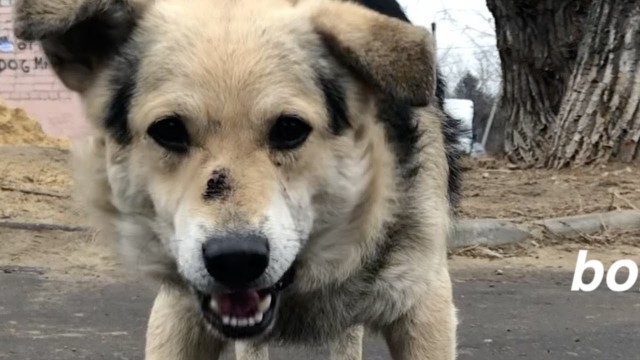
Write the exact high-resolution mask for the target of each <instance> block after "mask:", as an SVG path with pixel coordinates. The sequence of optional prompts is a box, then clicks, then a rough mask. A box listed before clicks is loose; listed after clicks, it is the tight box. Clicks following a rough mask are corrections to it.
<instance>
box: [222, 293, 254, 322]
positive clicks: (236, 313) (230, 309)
mask: <svg viewBox="0 0 640 360" xmlns="http://www.w3.org/2000/svg"><path fill="white" fill-rule="evenodd" d="M217 300H218V306H219V307H220V313H221V314H223V315H227V316H232V317H250V316H253V314H255V313H257V312H258V307H259V306H260V294H258V292H257V291H254V290H247V291H238V292H233V293H227V294H221V295H218V296H217Z"/></svg>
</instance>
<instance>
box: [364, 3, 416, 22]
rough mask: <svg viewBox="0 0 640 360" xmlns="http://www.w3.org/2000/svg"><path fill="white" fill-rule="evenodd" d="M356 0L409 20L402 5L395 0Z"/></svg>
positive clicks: (373, 8)
mask: <svg viewBox="0 0 640 360" xmlns="http://www.w3.org/2000/svg"><path fill="white" fill-rule="evenodd" d="M354 2H356V3H358V4H360V5H363V6H366V7H368V8H369V9H371V10H375V11H377V12H379V13H381V14H384V15H387V16H391V17H394V18H396V19H400V20H402V21H406V22H409V19H408V18H407V15H405V13H404V11H402V7H400V4H398V2H397V1H395V0H354Z"/></svg>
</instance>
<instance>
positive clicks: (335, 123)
mask: <svg viewBox="0 0 640 360" xmlns="http://www.w3.org/2000/svg"><path fill="white" fill-rule="evenodd" d="M317 79H318V83H319V85H320V88H321V89H322V92H323V93H324V98H325V106H326V107H327V113H328V114H329V117H330V124H329V126H330V128H331V132H332V133H333V134H335V135H340V134H341V133H342V131H343V130H344V129H346V128H348V127H349V126H350V124H349V117H348V116H347V102H346V99H345V91H344V87H343V86H342V84H341V83H340V82H339V81H338V80H336V79H335V77H329V76H326V75H323V74H322V73H320V72H319V73H318V75H317Z"/></svg>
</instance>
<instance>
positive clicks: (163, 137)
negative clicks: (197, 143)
mask: <svg viewBox="0 0 640 360" xmlns="http://www.w3.org/2000/svg"><path fill="white" fill-rule="evenodd" d="M147 134H149V136H151V137H152V138H153V140H155V142H157V143H158V144H159V145H160V146H162V147H164V148H165V149H167V150H170V151H173V152H178V153H184V152H186V151H187V150H188V149H189V133H188V132H187V128H186V127H185V126H184V123H183V122H182V120H180V118H179V117H177V116H170V117H167V118H164V119H161V120H158V121H156V122H154V123H153V124H151V126H149V129H147Z"/></svg>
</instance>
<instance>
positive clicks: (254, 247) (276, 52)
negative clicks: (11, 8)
mask: <svg viewBox="0 0 640 360" xmlns="http://www.w3.org/2000/svg"><path fill="white" fill-rule="evenodd" d="M16 20H17V23H16V24H17V25H16V33H17V35H18V36H19V37H21V38H24V39H28V40H39V41H41V43H42V45H43V48H44V50H45V51H46V53H47V55H48V57H49V59H50V62H51V65H52V66H53V68H54V69H55V71H56V72H57V74H58V75H59V77H60V78H61V79H62V81H63V82H64V83H65V84H66V85H67V86H68V87H69V88H71V89H73V90H75V91H77V92H79V93H80V94H81V96H82V98H83V100H84V102H85V104H86V109H87V113H88V116H89V118H90V120H91V121H92V122H93V124H94V125H95V127H96V129H97V131H98V133H99V135H100V137H101V138H103V139H104V143H102V144H99V145H98V150H94V151H98V153H99V154H103V155H101V156H104V157H103V159H101V161H102V162H103V163H104V168H103V169H102V170H100V168H101V167H100V166H99V165H98V166H97V170H95V171H96V172H95V174H90V175H92V176H93V177H92V179H93V180H92V181H93V182H96V181H97V180H96V179H99V178H100V176H101V175H102V176H104V179H106V180H105V181H104V184H103V185H104V186H103V188H100V189H98V188H94V190H93V191H94V192H99V193H102V194H105V198H104V199H101V201H96V204H94V206H98V207H101V208H102V210H104V213H103V215H102V216H109V217H110V218H109V222H110V223H112V224H114V226H115V229H116V231H117V233H118V236H119V237H120V238H121V239H122V241H123V242H125V243H136V244H140V245H138V248H137V249H136V251H137V253H135V255H134V257H135V259H139V258H143V257H145V255H147V253H154V254H156V255H158V254H160V255H158V256H157V259H156V261H161V260H162V261H165V262H166V263H167V264H168V265H166V266H165V265H163V266H164V267H171V266H173V267H174V268H175V269H177V271H178V273H179V274H180V276H181V278H182V279H183V280H184V282H185V283H187V284H188V285H190V286H191V287H192V288H193V289H194V290H195V291H196V293H197V294H198V295H199V297H200V300H201V301H202V304H203V310H204V313H205V315H206V316H205V317H206V318H207V319H208V320H209V321H210V323H211V324H212V325H213V326H214V327H215V328H217V329H218V330H219V331H220V332H221V333H223V334H225V335H226V336H229V337H247V336H257V335H260V334H263V333H265V332H267V331H268V329H269V327H270V325H271V324H272V322H273V319H274V318H275V315H276V312H277V303H278V301H277V299H278V293H279V292H280V291H281V290H282V289H283V288H285V287H286V286H287V285H288V284H289V283H290V282H291V281H292V279H293V278H294V270H295V267H296V266H295V264H296V263H297V261H304V259H305V251H306V252H312V251H311V250H308V249H312V248H314V246H320V247H324V249H326V250H327V251H326V252H329V253H330V252H333V255H332V256H334V257H336V258H340V257H341V256H343V254H341V253H340V252H341V251H343V250H344V251H349V250H348V249H346V246H343V245H344V244H343V245H341V244H340V239H339V238H338V239H337V240H334V243H333V245H335V247H334V248H333V249H330V246H327V244H326V243H325V244H324V245H314V242H317V239H318V238H321V237H323V236H327V234H329V233H333V234H334V235H336V233H335V231H337V230H339V229H344V228H345V227H346V226H347V225H348V224H350V223H353V222H355V221H356V219H357V218H358V216H359V214H360V212H366V211H367V209H366V204H365V202H366V201H367V200H365V198H366V197H367V196H371V194H370V192H375V191H377V190H376V189H375V188H376V187H377V188H383V187H385V186H394V185H393V184H392V183H391V182H390V181H388V180H389V179H380V178H375V176H376V175H377V174H378V173H377V171H376V169H377V168H382V167H391V166H392V165H391V163H392V162H393V161H392V160H389V161H388V162H385V160H384V157H385V156H386V155H388V152H385V151H386V150H385V149H386V148H387V147H389V146H388V145H387V144H386V143H385V142H386V138H385V135H384V130H383V125H382V124H379V122H378V121H377V119H378V113H377V111H376V99H379V98H381V97H385V98H393V99H396V100H397V101H399V102H402V103H404V104H409V105H412V106H425V105H426V104H427V103H428V101H429V100H430V98H431V96H432V94H433V92H434V86H435V70H434V69H435V65H434V59H433V56H434V55H433V49H432V48H431V46H432V45H431V42H430V41H431V40H430V38H429V36H428V33H427V32H426V31H424V30H422V29H420V28H417V27H413V26H411V25H409V24H407V23H404V22H401V21H399V20H395V19H392V18H389V17H386V16H383V15H380V14H378V13H375V12H373V11H370V10H368V9H365V8H363V7H361V6H359V5H355V4H351V3H342V2H336V1H318V0H314V1H299V2H295V1H292V0H289V1H287V0H262V1H254V0H189V1H182V0H155V1H153V0H119V1H113V0H22V1H19V2H18V4H17V12H16ZM372 139H373V140H372ZM374 140H375V141H374ZM374 142H378V143H383V145H380V144H378V145H376V144H374ZM380 147H383V149H381V148H380ZM381 159H382V160H381ZM101 171H102V172H103V173H101ZM386 171H387V172H393V171H394V170H393V169H387V170H386ZM80 185H81V186H86V185H87V184H80ZM99 195H100V194H95V193H94V194H90V196H93V197H96V198H97V197H99ZM105 214H107V215H105ZM367 224H368V223H366V222H364V221H363V222H361V224H360V225H361V226H367ZM351 230H354V229H351ZM347 233H348V230H345V232H344V233H343V234H342V235H341V236H344V237H347V236H349V237H354V235H353V234H349V235H347ZM363 236H364V235H363ZM334 237H335V236H334ZM350 241H352V240H350ZM341 246H342V247H341ZM345 249H346V250H345ZM160 259H161V260H160ZM327 263H330V261H328V262H327Z"/></svg>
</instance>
